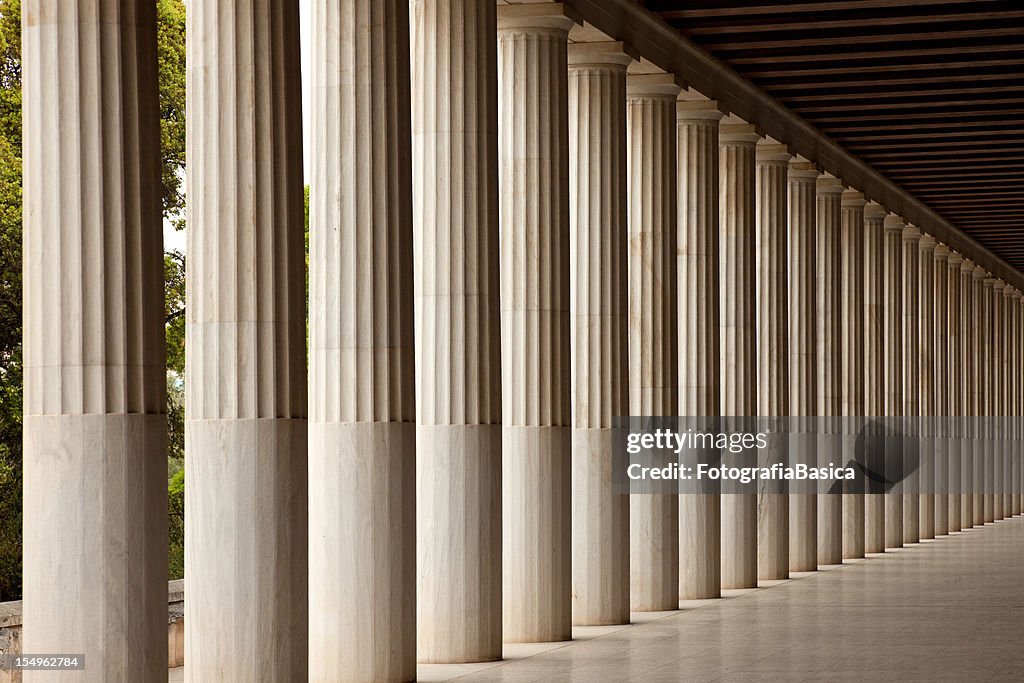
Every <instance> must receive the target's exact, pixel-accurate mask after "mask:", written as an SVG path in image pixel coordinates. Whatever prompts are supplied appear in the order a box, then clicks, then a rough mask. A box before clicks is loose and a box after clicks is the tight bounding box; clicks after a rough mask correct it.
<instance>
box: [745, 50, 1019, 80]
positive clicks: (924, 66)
mask: <svg viewBox="0 0 1024 683" xmlns="http://www.w3.org/2000/svg"><path fill="white" fill-rule="evenodd" d="M1021 50H1022V51H1024V46H1022V48H1021ZM1020 64H1024V59H1020V58H1017V57H1012V58H1011V57H1008V58H1006V59H978V60H972V61H962V62H959V61H942V62H936V61H934V60H933V59H928V60H923V61H921V62H920V63H908V62H893V63H891V64H874V65H869V66H866V65H864V64H850V65H846V66H830V67H822V66H819V64H818V62H805V63H804V64H802V65H801V68H799V69H781V68H777V67H776V66H775V65H774V63H772V62H763V63H761V64H759V65H757V66H755V67H754V68H752V69H743V75H744V76H746V77H747V78H752V79H762V78H799V77H801V76H840V75H842V74H870V73H888V72H894V73H907V72H913V71H941V70H943V69H947V70H956V71H959V70H961V69H966V70H970V69H987V68H989V67H993V66H1013V65H1020Z"/></svg>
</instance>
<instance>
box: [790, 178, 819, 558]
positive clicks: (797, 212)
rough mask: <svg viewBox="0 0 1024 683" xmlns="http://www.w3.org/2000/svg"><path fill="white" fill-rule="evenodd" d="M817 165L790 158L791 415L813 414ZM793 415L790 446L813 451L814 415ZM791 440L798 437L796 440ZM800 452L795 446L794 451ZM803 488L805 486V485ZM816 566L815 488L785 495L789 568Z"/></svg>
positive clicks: (816, 515) (816, 374)
mask: <svg viewBox="0 0 1024 683" xmlns="http://www.w3.org/2000/svg"><path fill="white" fill-rule="evenodd" d="M819 175H820V174H819V173H818V170H817V168H816V167H815V166H814V165H813V164H810V163H808V162H806V161H793V162H790V164H789V297H790V298H789V391H790V394H789V398H790V402H789V405H790V415H791V416H793V417H794V418H813V417H814V416H815V415H817V410H818V406H817V400H818V398H817V397H818V389H817V387H818V370H817V360H816V359H817V349H818V346H817V341H816V340H817V325H816V322H815V321H816V303H815V302H816V301H817V285H816V283H815V278H816V270H815V246H814V240H815V223H816V218H817V189H816V183H817V179H818V176H819ZM804 422H806V424H801V420H799V419H795V420H793V424H794V432H793V433H791V434H790V440H791V442H792V443H793V449H792V450H797V448H798V447H800V445H801V444H802V447H803V450H802V452H805V453H809V452H812V451H811V450H810V449H811V448H814V446H813V445H812V444H810V443H808V441H809V440H812V439H814V438H815V436H814V434H815V432H816V430H815V429H814V427H815V425H814V420H813V419H808V420H806V421H804ZM796 440H800V441H799V442H798V441H796ZM798 452H800V451H798ZM803 490H806V486H805V487H804V489H803ZM817 568H818V502H817V496H816V495H815V494H814V493H802V492H792V491H791V493H790V496H789V570H790V571H791V572H807V571H814V570H816V569H817Z"/></svg>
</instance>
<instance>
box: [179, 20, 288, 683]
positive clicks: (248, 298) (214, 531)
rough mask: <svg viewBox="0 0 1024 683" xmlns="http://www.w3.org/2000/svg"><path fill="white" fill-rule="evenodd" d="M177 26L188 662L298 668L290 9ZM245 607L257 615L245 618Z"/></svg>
mask: <svg viewBox="0 0 1024 683" xmlns="http://www.w3.org/2000/svg"><path fill="white" fill-rule="evenodd" d="M187 29H188V34H189V35H190V36H192V38H191V39H190V40H189V41H188V54H187V62H188V74H187V76H188V101H189V112H190V116H189V117H188V128H187V132H186V135H187V139H186V143H187V148H188V156H189V163H188V168H187V172H188V177H187V179H186V183H187V186H188V187H189V188H190V191H189V195H188V198H189V216H188V218H189V231H188V281H187V285H188V291H187V299H188V309H187V313H186V316H187V318H186V345H185V350H186V358H185V365H186V368H187V381H186V401H185V406H186V410H187V412H186V424H185V439H186V443H185V446H186V449H187V452H188V453H189V463H188V467H187V468H186V470H185V472H186V477H185V480H186V484H185V486H186V489H187V490H188V496H187V497H186V499H185V506H186V507H185V582H186V584H187V585H188V586H189V599H188V602H187V603H186V605H185V649H186V650H187V651H188V658H187V660H186V662H185V670H186V671H185V676H186V679H187V680H190V681H209V680H220V681H253V680H260V679H263V680H266V679H272V680H302V679H305V678H306V677H307V668H308V667H307V614H308V612H307V603H308V597H307V561H306V558H307V543H306V541H307V533H308V529H307V469H306V462H307V458H306V438H307V437H306V434H307V431H306V427H307V426H306V411H307V403H306V366H305V363H306V339H305V337H306V311H305V301H304V299H305V291H304V289H305V282H304V280H305V277H304V267H305V257H304V247H303V236H302V233H303V229H302V224H303V191H302V153H301V145H302V140H301V136H302V133H301V130H302V128H301V126H302V122H301V111H300V101H301V97H300V93H299V13H298V7H297V6H296V4H295V3H290V2H284V1H282V0H260V1H256V2H250V3H246V4H244V5H242V4H240V5H230V6H228V5H221V4H213V3H209V4H201V5H198V6H197V7H195V8H193V10H192V11H191V12H189V13H188V26H187ZM211 520H216V523H211ZM255 614H261V615H264V616H263V618H262V619H261V620H259V621H258V622H257V621H256V620H255V619H254V618H253V615H255ZM257 626H259V628H258V629H257ZM267 642H273V643H274V647H267Z"/></svg>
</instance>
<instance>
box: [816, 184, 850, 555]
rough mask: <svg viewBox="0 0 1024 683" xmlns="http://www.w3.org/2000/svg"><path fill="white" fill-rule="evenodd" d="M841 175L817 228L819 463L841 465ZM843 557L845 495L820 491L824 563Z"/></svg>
mask: <svg viewBox="0 0 1024 683" xmlns="http://www.w3.org/2000/svg"><path fill="white" fill-rule="evenodd" d="M843 189H844V188H843V184H842V182H840V181H839V180H837V179H835V178H819V179H818V181H817V202H816V204H817V227H816V230H815V247H816V248H815V266H816V286H817V289H818V292H817V301H816V316H815V324H816V325H817V329H818V333H817V340H816V341H817V345H818V354H817V356H818V358H817V361H818V362H817V373H818V387H817V388H818V416H819V417H823V418H826V419H825V420H822V423H823V425H822V426H823V432H822V433H821V434H819V437H818V449H817V453H818V465H819V466H826V467H827V466H828V465H829V463H834V464H836V465H839V464H840V463H839V462H838V461H839V460H841V457H842V447H841V444H842V441H841V438H840V434H839V421H838V420H836V419H835V418H837V417H839V416H840V415H842V413H843V393H842V392H843V386H842V372H843V363H842V344H843V336H842V335H843V329H842V324H843V317H842V293H843V292H842V280H841V276H842V194H843ZM842 561H843V496H842V495H841V494H839V493H824V492H819V494H818V564H819V565H822V564H841V563H842Z"/></svg>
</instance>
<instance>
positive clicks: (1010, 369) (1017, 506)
mask: <svg viewBox="0 0 1024 683" xmlns="http://www.w3.org/2000/svg"><path fill="white" fill-rule="evenodd" d="M1007 303H1008V309H1007V311H1008V316H1009V321H1010V322H1009V330H1008V334H1007V343H1008V345H1009V348H1008V352H1007V362H1008V366H1007V371H1006V374H1007V377H1009V378H1010V380H1011V381H1010V386H1009V387H1008V392H1007V395H1008V400H1009V403H1010V405H1009V411H1008V415H1009V423H1010V427H1011V434H1010V458H1009V461H1010V468H1009V472H1010V475H1009V476H1010V484H1009V485H1008V486H1007V490H1008V491H1009V493H1010V514H1011V515H1013V516H1017V515H1019V514H1020V513H1021V500H1020V497H1021V491H1022V488H1021V481H1020V478H1021V446H1022V441H1021V437H1022V434H1021V396H1020V394H1021V382H1022V381H1024V380H1022V377H1021V374H1022V368H1021V341H1022V340H1021V330H1020V325H1021V312H1020V306H1021V293H1020V291H1018V290H1016V289H1012V290H1010V293H1009V301H1008V302H1007Z"/></svg>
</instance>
